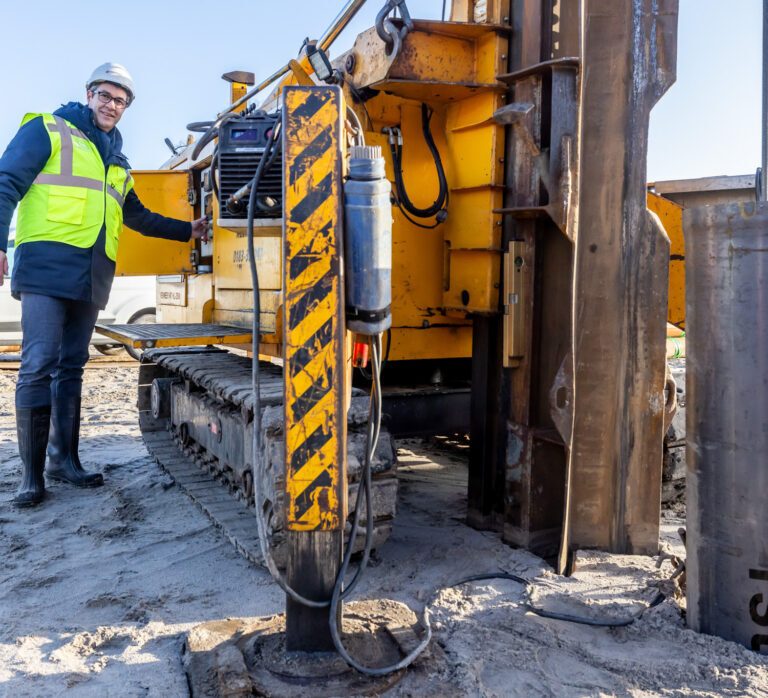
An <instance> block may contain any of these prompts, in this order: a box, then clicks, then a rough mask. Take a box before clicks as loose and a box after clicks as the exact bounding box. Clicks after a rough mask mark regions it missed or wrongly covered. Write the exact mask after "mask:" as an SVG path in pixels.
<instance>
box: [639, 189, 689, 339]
mask: <svg viewBox="0 0 768 698" xmlns="http://www.w3.org/2000/svg"><path fill="white" fill-rule="evenodd" d="M648 209H649V210H650V211H653V212H654V213H655V214H656V215H657V216H658V217H659V220H660V221H661V224H662V225H663V226H664V230H666V231H667V235H668V236H669V295H668V301H667V322H669V323H671V324H672V325H675V326H676V327H679V328H681V329H685V244H684V242H683V207H682V206H680V204H677V203H675V202H674V201H670V200H669V199H665V198H664V197H663V196H659V195H658V194H654V193H653V192H648Z"/></svg>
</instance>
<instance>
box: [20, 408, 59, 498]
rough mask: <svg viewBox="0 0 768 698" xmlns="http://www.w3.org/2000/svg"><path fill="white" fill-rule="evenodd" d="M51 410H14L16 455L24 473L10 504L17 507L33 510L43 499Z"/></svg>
mask: <svg viewBox="0 0 768 698" xmlns="http://www.w3.org/2000/svg"><path fill="white" fill-rule="evenodd" d="M50 423H51V408H50V407H48V406H46V407H31V408H23V407H22V408H16V436H17V439H18V443H19V455H20V456H21V462H22V465H23V468H24V471H23V473H22V476H21V487H19V490H18V492H16V496H15V497H14V498H13V503H14V505H15V506H17V507H33V506H35V505H36V504H40V502H42V501H43V499H44V498H45V480H44V478H43V468H45V447H46V445H47V444H48V428H49V426H50Z"/></svg>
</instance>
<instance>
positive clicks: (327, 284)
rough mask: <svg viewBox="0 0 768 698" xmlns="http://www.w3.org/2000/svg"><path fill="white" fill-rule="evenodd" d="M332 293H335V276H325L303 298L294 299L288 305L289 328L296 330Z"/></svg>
mask: <svg viewBox="0 0 768 698" xmlns="http://www.w3.org/2000/svg"><path fill="white" fill-rule="evenodd" d="M331 291H333V276H332V275H331V274H324V275H323V276H321V277H320V279H318V280H317V281H316V282H315V284H314V286H311V287H310V288H308V289H307V290H306V291H305V292H304V293H303V294H302V295H301V296H299V297H298V298H292V299H291V302H290V304H289V305H288V327H289V328H290V329H291V330H295V329H296V328H297V327H298V326H299V325H300V324H301V323H302V322H304V319H305V318H306V317H307V315H309V314H310V313H311V312H312V311H313V310H315V308H316V307H317V304H318V303H322V301H323V299H325V298H326V297H327V296H328V294H329V293H331Z"/></svg>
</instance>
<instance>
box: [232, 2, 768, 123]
mask: <svg viewBox="0 0 768 698" xmlns="http://www.w3.org/2000/svg"><path fill="white" fill-rule="evenodd" d="M366 1H367V0H348V2H347V4H346V5H345V6H344V8H343V9H342V10H341V12H339V14H338V15H336V18H335V19H334V20H333V22H331V25H330V26H329V27H328V29H326V30H325V32H324V33H323V35H322V36H321V37H320V39H319V41H318V42H317V43H318V46H320V48H322V49H323V50H327V49H328V48H329V47H330V45H331V44H332V43H333V42H334V41H335V40H336V38H337V37H338V36H339V34H341V32H343V31H344V29H346V27H347V25H348V24H349V23H350V22H351V21H352V18H353V17H354V16H355V15H356V14H357V13H358V12H359V10H360V8H361V7H362V6H363V5H365V3H366ZM766 2H768V0H766ZM290 69H291V67H290V64H289V63H286V64H285V65H284V66H283V67H282V68H278V69H277V70H276V71H275V72H274V73H272V75H270V76H269V77H268V78H266V79H265V80H262V81H261V82H260V83H259V84H258V85H256V86H255V87H252V88H251V89H250V90H248V92H246V93H245V94H244V95H243V96H242V97H240V99H238V100H236V101H234V102H232V104H230V105H229V106H228V107H227V108H226V109H225V110H224V111H221V112H219V114H218V115H217V117H218V118H221V117H222V116H223V115H224V114H226V113H228V112H231V111H232V110H233V109H236V108H237V107H239V106H240V105H241V104H244V103H245V102H247V101H248V100H249V99H251V97H254V96H255V95H257V94H259V92H261V91H262V90H263V89H265V88H266V87H269V86H270V85H271V84H272V83H273V82H275V80H279V79H280V78H281V77H283V75H285V74H286V73H287V72H288V71H289V70H290Z"/></svg>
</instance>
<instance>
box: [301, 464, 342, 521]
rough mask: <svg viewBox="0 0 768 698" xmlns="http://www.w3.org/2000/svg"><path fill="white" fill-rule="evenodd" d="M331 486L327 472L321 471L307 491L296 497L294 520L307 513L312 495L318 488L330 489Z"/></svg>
mask: <svg viewBox="0 0 768 698" xmlns="http://www.w3.org/2000/svg"><path fill="white" fill-rule="evenodd" d="M332 484H333V482H332V480H331V475H330V473H329V472H328V471H327V470H323V472H321V473H320V474H319V475H318V476H317V477H316V478H315V479H314V480H313V481H312V483H311V484H310V485H308V486H307V489H305V490H304V491H303V492H302V493H301V494H300V495H299V496H298V497H296V500H295V502H294V503H295V505H296V509H295V511H294V516H295V517H296V519H300V518H301V517H302V516H304V514H306V513H307V512H308V511H309V508H310V507H311V506H312V502H313V497H312V495H313V494H315V492H316V491H317V488H318V487H330V486H331V485H332Z"/></svg>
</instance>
